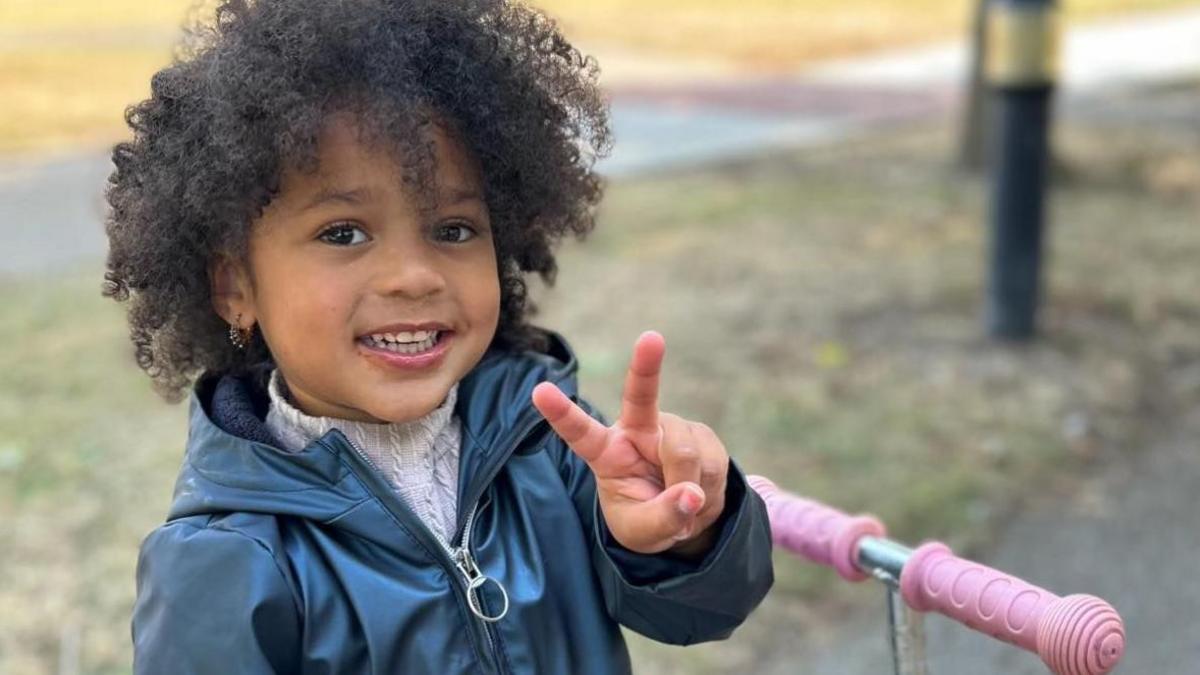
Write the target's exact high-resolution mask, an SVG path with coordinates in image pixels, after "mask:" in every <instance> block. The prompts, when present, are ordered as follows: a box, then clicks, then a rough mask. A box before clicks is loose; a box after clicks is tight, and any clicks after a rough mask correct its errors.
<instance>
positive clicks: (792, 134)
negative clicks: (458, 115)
mask: <svg viewBox="0 0 1200 675" xmlns="http://www.w3.org/2000/svg"><path fill="white" fill-rule="evenodd" d="M1066 52H1067V53H1066V64H1067V66H1066V73H1065V77H1064V86H1065V92H1066V98H1067V100H1068V105H1066V106H1063V108H1064V109H1065V111H1066V114H1068V115H1069V114H1072V111H1073V110H1084V111H1086V110H1088V109H1089V106H1086V105H1082V106H1081V105H1073V104H1071V101H1073V100H1075V99H1078V98H1080V97H1084V98H1086V97H1087V96H1088V95H1090V93H1092V92H1097V91H1101V90H1103V89H1104V86H1105V85H1106V84H1121V83H1127V82H1153V81H1158V80H1163V79H1173V78H1179V77H1185V76H1194V75H1196V74H1200V9H1192V10H1184V11H1177V12H1172V13H1169V14H1155V15H1150V16H1148V17H1145V18H1141V19H1124V20H1121V21H1119V22H1109V23H1102V24H1096V25H1091V26H1087V27H1083V28H1080V29H1077V30H1074V31H1072V32H1071V33H1070V35H1069V37H1068V40H1067V47H1066ZM963 53H964V47H963V46H962V45H961V44H959V45H955V44H951V45H944V46H935V47H931V48H926V49H917V50H905V51H900V52H892V53H886V54H877V55H875V56H871V57H867V58H860V59H855V60H853V61H843V62H838V63H830V64H826V65H823V66H821V67H818V68H814V69H812V70H810V71H808V72H804V73H800V74H797V75H795V76H792V77H773V78H763V79H752V80H744V79H743V80H738V79H736V78H734V77H732V76H731V75H730V73H728V72H716V73H715V77H714V79H713V80H712V81H710V82H708V83H703V82H700V81H698V80H697V79H696V74H695V73H691V74H690V75H688V76H687V77H683V78H681V79H680V80H672V81H671V82H673V83H664V84H661V85H658V86H647V85H646V84H641V85H638V84H627V85H622V84H621V83H620V81H616V82H612V83H610V87H611V89H612V94H613V104H612V122H613V131H614V134H615V136H616V140H617V144H616V149H615V152H614V154H613V156H612V157H609V158H607V159H606V160H604V161H603V162H602V163H601V164H600V167H599V168H600V169H601V170H602V171H603V172H605V173H606V174H608V175H610V176H614V177H623V176H630V175H636V174H638V173H642V172H647V171H659V170H665V169H670V168H672V167H677V166H681V165H694V164H695V163H697V162H706V161H713V160H718V159H721V158H725V157H729V156H732V155H738V154H747V153H752V152H755V151H760V150H762V149H763V148H771V147H780V146H785V145H790V146H801V145H806V144H824V143H830V142H834V141H837V140H840V139H843V138H846V137H848V136H850V135H852V134H854V133H856V132H859V131H861V130H863V129H870V128H877V127H878V126H880V125H884V124H898V123H906V122H912V121H915V120H929V119H935V120H936V119H944V120H946V121H951V120H952V115H953V112H954V110H955V109H956V106H957V103H958V96H959V91H960V89H961V83H962V82H963V81H964V79H965V78H964V75H963V72H964V68H965V66H964V63H965V59H964V58H963V56H962V54H963ZM643 81H644V80H643ZM698 82H699V83H698ZM1185 114H1186V111H1185ZM108 170H109V169H108V160H107V153H106V152H105V151H103V150H95V151H92V152H89V153H84V154H80V155H77V156H70V157H63V158H58V159H53V160H47V161H41V162H37V163H32V164H30V163H28V162H26V163H18V164H15V165H14V164H13V163H12V162H11V161H10V162H9V164H8V165H5V164H4V162H3V161H2V160H0V241H2V242H4V246H3V247H2V248H0V276H2V275H6V274H8V275H12V274H24V273H28V272H35V271H38V270H46V269H54V268H55V267H58V266H60V265H64V264H68V263H70V262H72V261H77V260H80V259H83V258H87V257H93V258H94V257H98V256H100V255H102V254H103V250H104V237H103V233H102V231H101V227H100V222H101V214H102V213H103V211H102V207H103V202H102V199H101V193H102V190H103V184H104V177H105V176H106V175H107V174H108Z"/></svg>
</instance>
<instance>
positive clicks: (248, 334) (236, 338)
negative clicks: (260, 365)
mask: <svg viewBox="0 0 1200 675" xmlns="http://www.w3.org/2000/svg"><path fill="white" fill-rule="evenodd" d="M253 336H254V325H253V324H251V325H250V327H249V328H242V315H241V314H240V313H239V314H238V315H237V318H236V319H234V320H233V323H231V324H229V341H230V342H231V343H233V346H234V348H236V349H237V350H238V351H245V350H246V347H247V346H249V344H250V338H252V337H253Z"/></svg>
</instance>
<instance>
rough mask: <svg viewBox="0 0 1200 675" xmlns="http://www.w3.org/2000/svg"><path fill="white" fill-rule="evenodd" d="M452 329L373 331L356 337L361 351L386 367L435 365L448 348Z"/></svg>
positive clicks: (427, 366)
mask: <svg viewBox="0 0 1200 675" xmlns="http://www.w3.org/2000/svg"><path fill="white" fill-rule="evenodd" d="M453 337H454V332H453V331H444V330H430V331H410V332H402V333H373V334H371V335H364V336H363V337H360V338H358V340H357V342H358V346H359V350H360V353H361V354H363V355H364V356H366V357H367V358H368V359H370V360H371V361H374V362H375V363H377V364H379V365H382V366H384V367H386V368H391V369H398V370H405V371H413V370H423V369H426V368H435V367H437V366H438V364H440V363H441V362H442V359H443V357H444V356H445V355H446V352H447V351H448V350H449V349H450V343H451V342H452V341H453Z"/></svg>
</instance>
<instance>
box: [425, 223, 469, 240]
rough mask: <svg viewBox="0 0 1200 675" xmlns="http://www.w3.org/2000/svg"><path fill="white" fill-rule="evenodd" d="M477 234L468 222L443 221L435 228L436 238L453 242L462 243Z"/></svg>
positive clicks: (434, 235) (434, 236)
mask: <svg viewBox="0 0 1200 675" xmlns="http://www.w3.org/2000/svg"><path fill="white" fill-rule="evenodd" d="M476 236H477V235H476V233H475V230H474V229H472V228H471V226H470V225H467V224H466V223H442V224H441V225H438V226H436V227H434V229H433V238H434V239H436V240H438V241H445V242H449V243H452V244H461V243H463V242H465V241H470V240H471V239H473V238H475V237H476Z"/></svg>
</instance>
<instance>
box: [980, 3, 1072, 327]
mask: <svg viewBox="0 0 1200 675" xmlns="http://www.w3.org/2000/svg"><path fill="white" fill-rule="evenodd" d="M990 5H991V10H990V11H991V15H990V17H989V27H988V28H989V34H988V42H989V54H988V59H989V62H988V78H989V81H990V83H991V85H992V87H993V88H994V90H995V92H996V100H995V103H996V116H995V123H996V124H997V125H998V126H997V133H996V134H995V136H994V138H995V143H996V145H995V147H994V148H993V153H992V157H993V158H994V162H995V163H994V167H995V180H994V183H993V193H992V205H991V223H992V227H991V242H990V243H991V261H990V263H991V272H990V275H989V284H988V286H989V288H988V303H987V328H988V333H989V334H990V335H991V336H992V337H996V338H1003V339H1010V340H1028V339H1030V338H1032V337H1033V335H1034V333H1035V332H1036V317H1037V308H1038V300H1039V296H1040V290H1041V268H1042V240H1043V229H1044V222H1045V202H1046V199H1045V195H1046V183H1047V178H1048V176H1047V173H1048V165H1049V147H1048V146H1049V141H1048V139H1049V126H1050V110H1051V99H1052V95H1053V92H1054V80H1055V77H1056V72H1055V71H1056V70H1057V63H1056V59H1057V52H1058V28H1057V23H1056V13H1055V6H1054V2H1053V1H1052V0H997V1H995V2H992V3H990Z"/></svg>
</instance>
